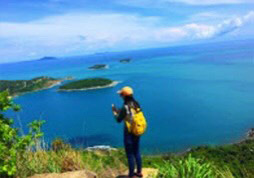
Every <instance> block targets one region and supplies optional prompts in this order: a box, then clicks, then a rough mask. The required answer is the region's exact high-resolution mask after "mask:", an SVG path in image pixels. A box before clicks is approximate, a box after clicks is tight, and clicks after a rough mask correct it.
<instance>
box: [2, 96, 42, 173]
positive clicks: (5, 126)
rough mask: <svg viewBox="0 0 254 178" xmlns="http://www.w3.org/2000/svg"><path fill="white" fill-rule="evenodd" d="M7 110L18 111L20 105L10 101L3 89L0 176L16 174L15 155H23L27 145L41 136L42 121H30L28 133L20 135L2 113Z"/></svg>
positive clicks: (10, 120)
mask: <svg viewBox="0 0 254 178" xmlns="http://www.w3.org/2000/svg"><path fill="white" fill-rule="evenodd" d="M7 110H13V111H15V112H18V111H19V110H20V107H19V106H18V105H15V104H13V103H12V101H11V98H10V97H9V93H8V92H7V91H5V92H2V93H0V177H11V176H13V175H16V174H17V165H16V163H17V155H18V154H20V155H23V153H24V152H25V151H26V149H27V148H28V146H31V145H33V144H34V143H35V142H36V140H37V139H38V138H40V137H41V136H43V133H42V132H41V131H40V127H41V125H42V124H43V121H34V122H32V123H31V124H29V127H30V131H29V133H28V134H27V135H22V136H20V134H19V130H18V129H16V128H13V127H12V124H13V120H12V119H10V118H7V117H5V116H4V115H3V112H4V111H7Z"/></svg>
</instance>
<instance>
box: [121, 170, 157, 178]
mask: <svg viewBox="0 0 254 178" xmlns="http://www.w3.org/2000/svg"><path fill="white" fill-rule="evenodd" d="M158 173H159V170H158V169H154V168H143V169H142V174H143V178H154V177H156V176H157V175H158ZM127 175H128V171H126V172H125V173H124V175H119V176H117V177H116V178H127V177H128V176H127Z"/></svg>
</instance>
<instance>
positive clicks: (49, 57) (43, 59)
mask: <svg viewBox="0 0 254 178" xmlns="http://www.w3.org/2000/svg"><path fill="white" fill-rule="evenodd" d="M56 59H57V58H56V57H51V56H45V57H43V58H40V59H38V61H51V60H56Z"/></svg>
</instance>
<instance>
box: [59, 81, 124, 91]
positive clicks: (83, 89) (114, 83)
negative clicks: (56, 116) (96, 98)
mask: <svg viewBox="0 0 254 178" xmlns="http://www.w3.org/2000/svg"><path fill="white" fill-rule="evenodd" d="M119 83H120V81H113V82H112V83H111V84H109V85H105V86H98V87H91V88H82V89H70V90H66V89H58V90H57V91H59V92H72V91H86V90H97V89H103V88H110V87H114V86H116V85H117V84H119Z"/></svg>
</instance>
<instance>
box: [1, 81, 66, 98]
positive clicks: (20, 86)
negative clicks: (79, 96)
mask: <svg viewBox="0 0 254 178" xmlns="http://www.w3.org/2000/svg"><path fill="white" fill-rule="evenodd" d="M61 81H62V80H61V79H56V78H51V77H45V76H42V77H36V78H33V79H31V80H0V92H1V91H5V90H8V91H9V93H10V95H11V96H17V95H21V94H23V93H26V92H34V91H37V90H42V89H46V88H50V87H52V86H54V85H56V84H59V83H60V82H61Z"/></svg>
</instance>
